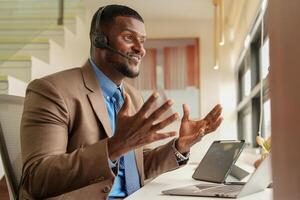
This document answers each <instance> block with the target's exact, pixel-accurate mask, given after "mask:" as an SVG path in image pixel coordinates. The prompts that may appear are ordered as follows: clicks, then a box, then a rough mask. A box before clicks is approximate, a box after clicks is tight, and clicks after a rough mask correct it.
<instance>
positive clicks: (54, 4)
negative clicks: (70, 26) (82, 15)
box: [0, 0, 84, 9]
mask: <svg viewBox="0 0 300 200" xmlns="http://www.w3.org/2000/svg"><path fill="white" fill-rule="evenodd" d="M0 2H1V5H0V9H11V8H15V9H28V8H30V9H33V8H56V9H58V6H59V2H58V0H55V1H53V0H51V1H30V0H28V1H22V2H18V1H0ZM64 8H66V9H68V8H84V7H83V3H82V2H79V3H78V2H70V1H67V2H65V3H64Z"/></svg>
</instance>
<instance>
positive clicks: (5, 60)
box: [0, 55, 31, 82]
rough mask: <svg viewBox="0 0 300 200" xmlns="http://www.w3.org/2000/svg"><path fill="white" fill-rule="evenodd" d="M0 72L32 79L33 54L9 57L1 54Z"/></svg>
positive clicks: (19, 77)
mask: <svg viewBox="0 0 300 200" xmlns="http://www.w3.org/2000/svg"><path fill="white" fill-rule="evenodd" d="M0 74H1V75H8V76H13V77H15V78H17V79H19V80H22V81H25V82H29V81H30V80H31V56H21V55H15V56H10V57H7V56H3V55H0Z"/></svg>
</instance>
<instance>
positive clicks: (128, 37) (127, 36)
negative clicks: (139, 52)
mask: <svg viewBox="0 0 300 200" xmlns="http://www.w3.org/2000/svg"><path fill="white" fill-rule="evenodd" d="M124 39H125V41H127V42H132V41H133V37H132V36H131V35H126V36H124Z"/></svg>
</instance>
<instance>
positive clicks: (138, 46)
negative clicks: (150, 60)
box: [133, 41, 146, 57]
mask: <svg viewBox="0 0 300 200" xmlns="http://www.w3.org/2000/svg"><path fill="white" fill-rule="evenodd" d="M133 49H134V52H135V53H137V54H139V55H141V56H142V57H144V56H145V55H146V50H145V48H144V44H143V43H141V42H139V41H137V42H135V44H134V46H133Z"/></svg>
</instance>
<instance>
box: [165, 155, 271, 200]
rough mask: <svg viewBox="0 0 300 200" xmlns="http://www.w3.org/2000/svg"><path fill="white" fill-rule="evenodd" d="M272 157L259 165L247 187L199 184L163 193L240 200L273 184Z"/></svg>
mask: <svg viewBox="0 0 300 200" xmlns="http://www.w3.org/2000/svg"><path fill="white" fill-rule="evenodd" d="M271 174H272V173H271V155H269V156H267V157H266V158H265V160H264V161H263V162H262V163H261V164H260V165H259V167H258V168H257V169H256V171H255V172H254V173H253V174H252V176H251V177H250V178H249V180H248V182H247V183H246V184H245V185H239V184H237V185H235V184H197V185H191V186H186V187H181V188H175V189H170V190H165V191H162V193H163V194H166V195H179V196H199V197H220V198H239V197H243V196H246V195H250V194H253V193H256V192H260V191H263V190H264V189H266V188H267V187H268V186H269V185H270V183H271V182H272V175H271Z"/></svg>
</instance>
